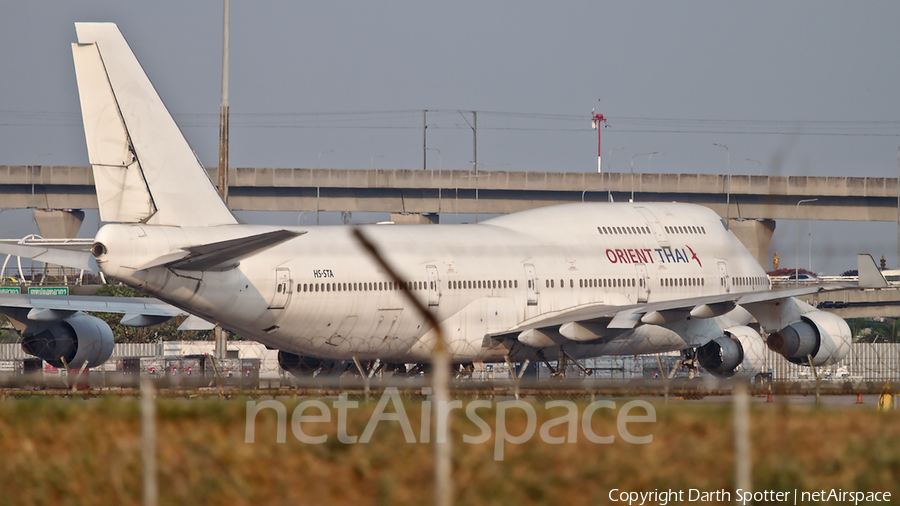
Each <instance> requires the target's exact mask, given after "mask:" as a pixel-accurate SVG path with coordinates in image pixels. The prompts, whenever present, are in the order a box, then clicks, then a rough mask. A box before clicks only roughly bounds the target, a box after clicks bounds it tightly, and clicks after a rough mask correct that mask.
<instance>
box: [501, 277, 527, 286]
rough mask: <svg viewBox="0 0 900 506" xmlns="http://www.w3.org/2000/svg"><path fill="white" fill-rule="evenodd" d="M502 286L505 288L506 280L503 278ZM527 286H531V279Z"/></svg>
mask: <svg viewBox="0 0 900 506" xmlns="http://www.w3.org/2000/svg"><path fill="white" fill-rule="evenodd" d="M503 288H506V280H505V279H504V280H503ZM528 288H531V281H529V282H528Z"/></svg>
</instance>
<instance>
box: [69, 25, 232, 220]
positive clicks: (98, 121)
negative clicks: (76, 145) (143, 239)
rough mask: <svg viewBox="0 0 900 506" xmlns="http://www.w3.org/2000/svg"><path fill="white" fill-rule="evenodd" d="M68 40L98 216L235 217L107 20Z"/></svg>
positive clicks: (81, 28) (77, 27)
mask: <svg viewBox="0 0 900 506" xmlns="http://www.w3.org/2000/svg"><path fill="white" fill-rule="evenodd" d="M75 31H76V32H77V34H78V44H72V55H73V57H74V59H75V74H76V78H77V80H78V93H79V96H80V97H81V114H82V119H83V121H84V133H85V140H86V141H87V149H88V157H89V158H90V163H91V165H92V166H93V169H94V184H95V186H96V188H97V201H98V204H99V207H100V219H101V220H103V221H108V222H125V223H136V222H144V223H149V224H154V225H174V226H186V225H190V226H215V225H226V224H234V223H237V220H235V218H234V216H233V215H232V214H231V211H229V210H228V207H227V206H226V205H225V203H224V202H222V199H221V197H219V194H218V192H217V191H216V188H215V186H214V185H213V184H212V181H210V179H209V175H208V174H207V173H206V169H205V168H204V167H203V165H202V164H201V163H200V161H199V160H198V159H197V157H196V155H195V154H194V152H193V151H192V150H191V148H190V146H189V145H188V143H187V140H185V138H184V136H183V135H182V134H181V131H180V130H179V129H178V126H177V125H176V124H175V121H174V120H173V119H172V116H171V115H170V114H169V111H168V110H167V109H166V107H165V105H164V104H163V103H162V100H160V98H159V95H157V93H156V90H155V89H154V88H153V85H152V84H151V83H150V80H149V79H148V78H147V75H146V74H145V73H144V70H143V69H142V68H141V65H140V63H138V61H137V59H136V58H135V56H134V54H133V53H132V52H131V48H129V47H128V43H126V42H125V38H124V37H122V34H121V33H120V32H119V29H118V27H117V26H116V25H115V24H113V23H76V24H75Z"/></svg>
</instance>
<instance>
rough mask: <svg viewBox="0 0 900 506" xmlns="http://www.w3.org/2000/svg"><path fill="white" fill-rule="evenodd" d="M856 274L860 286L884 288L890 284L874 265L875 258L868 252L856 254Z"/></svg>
mask: <svg viewBox="0 0 900 506" xmlns="http://www.w3.org/2000/svg"><path fill="white" fill-rule="evenodd" d="M856 264H857V274H858V275H859V287H860V288H885V287H887V286H890V285H889V283H888V282H887V280H886V279H884V275H883V274H882V273H881V271H880V270H878V266H877V265H875V259H874V258H872V255H870V254H868V253H860V254H858V255H856Z"/></svg>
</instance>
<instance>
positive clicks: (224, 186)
mask: <svg viewBox="0 0 900 506" xmlns="http://www.w3.org/2000/svg"><path fill="white" fill-rule="evenodd" d="M230 11H231V9H230V2H229V0H225V5H224V14H223V17H222V104H221V106H219V195H220V196H221V197H222V201H224V202H225V204H226V205H227V204H228V116H229V105H228V60H229V55H228V46H229V40H228V39H229V33H228V27H229V24H230ZM213 333H214V335H215V338H216V347H215V353H214V354H215V358H216V360H222V359H224V358H225V357H226V355H227V353H228V352H227V350H228V331H226V330H225V329H223V328H222V327H221V326H219V325H216V327H215V329H214V331H213Z"/></svg>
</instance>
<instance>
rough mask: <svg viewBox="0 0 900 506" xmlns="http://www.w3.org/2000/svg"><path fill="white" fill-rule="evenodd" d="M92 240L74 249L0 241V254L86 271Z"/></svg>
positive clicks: (87, 269) (88, 268)
mask: <svg viewBox="0 0 900 506" xmlns="http://www.w3.org/2000/svg"><path fill="white" fill-rule="evenodd" d="M91 244H92V242H85V243H84V244H83V245H79V246H77V247H75V248H74V249H63V248H62V247H61V246H62V245H59V246H52V247H51V246H49V245H40V246H37V245H31V244H28V243H26V244H19V243H18V242H8V241H0V254H4V255H13V256H17V257H22V258H30V259H32V260H37V261H39V262H44V263H48V264H55V265H61V266H63V267H72V268H75V269H83V270H86V271H90V270H93V269H91V265H90V259H91V253H90V251H89V250H90V247H91Z"/></svg>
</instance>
